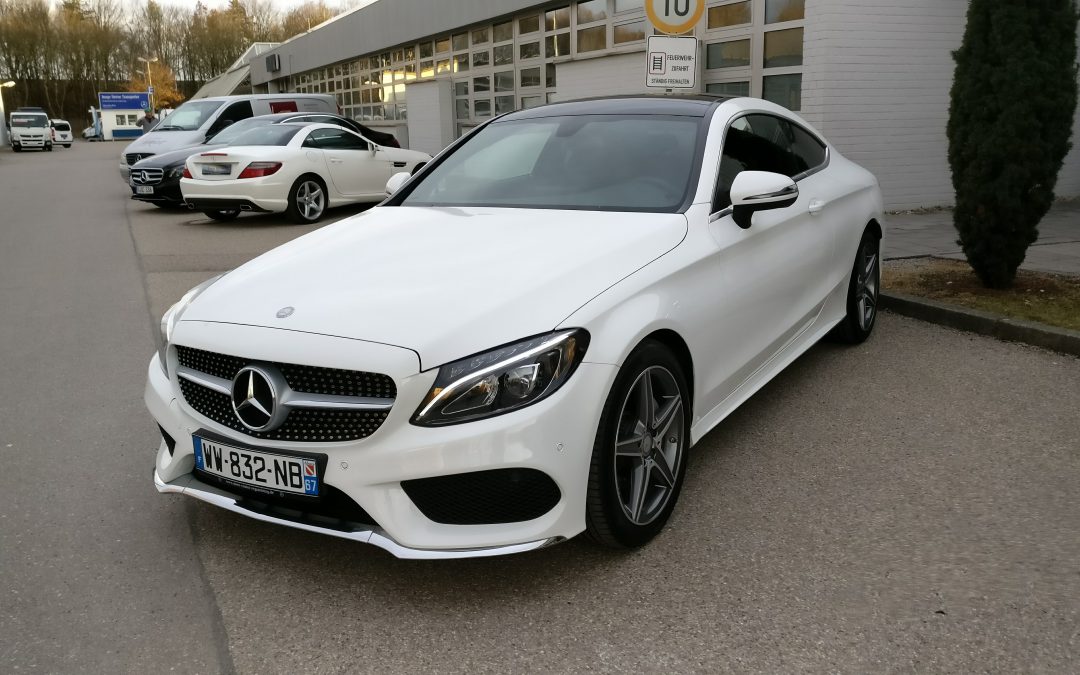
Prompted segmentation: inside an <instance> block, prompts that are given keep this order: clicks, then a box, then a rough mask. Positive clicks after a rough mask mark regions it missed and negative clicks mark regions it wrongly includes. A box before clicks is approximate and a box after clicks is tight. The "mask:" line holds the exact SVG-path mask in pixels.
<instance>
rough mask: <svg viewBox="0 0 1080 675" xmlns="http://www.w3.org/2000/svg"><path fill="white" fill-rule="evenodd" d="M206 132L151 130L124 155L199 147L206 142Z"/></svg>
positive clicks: (137, 140)
mask: <svg viewBox="0 0 1080 675" xmlns="http://www.w3.org/2000/svg"><path fill="white" fill-rule="evenodd" d="M205 138H206V134H205V132H202V131H199V130H198V129H195V130H194V131H180V130H171V131H156V130H151V131H148V132H146V133H145V134H143V135H142V136H139V137H138V138H136V139H135V140H134V141H132V142H131V143H129V144H128V146H127V147H126V148H124V152H123V153H122V154H124V155H126V154H128V153H131V152H138V153H140V154H142V153H153V154H155V155H157V154H160V153H162V152H169V151H170V150H177V149H179V148H190V147H191V146H193V145H199V144H200V143H202V142H203V140H205Z"/></svg>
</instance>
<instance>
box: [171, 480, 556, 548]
mask: <svg viewBox="0 0 1080 675" xmlns="http://www.w3.org/2000/svg"><path fill="white" fill-rule="evenodd" d="M187 475H190V474H187ZM154 487H155V488H157V491H158V492H161V493H169V494H182V495H186V496H188V497H194V498H195V499H198V500H201V501H204V502H206V503H208V504H213V505H214V506H218V507H220V508H223V509H225V510H227V511H232V512H233V513H239V514H240V515H242V516H247V517H248V518H254V519H255V520H261V521H263V522H266V523H273V524H275V525H284V526H285V527H293V528H296V529H298V530H306V531H308V532H315V533H316V534H326V535H329V536H331V537H340V538H342V539H349V540H351V541H358V542H360V543H363V544H371V545H373V546H378V547H379V548H381V549H383V550H385V551H389V552H390V553H391V554H392V555H393V556H394V557H395V558H402V559H410V560H450V559H456V558H485V557H489V556H496V555H509V554H511V553H524V552H525V551H535V550H536V549H539V548H544V547H545V546H550V545H552V544H557V543H559V542H560V541H562V537H551V538H548V539H541V540H539V541H530V542H526V543H524V544H509V545H506V546H492V547H490V548H465V549H422V548H409V547H408V546H402V545H401V544H399V543H397V542H396V541H394V540H393V539H391V538H390V536H389V535H387V534H386V532H385V531H383V530H382V529H381V528H378V527H375V528H371V529H362V530H353V531H352V532H344V531H342V530H334V529H330V528H323V527H316V526H314V525H308V524H307V523H295V522H293V521H291V520H285V519H283V518H275V517H273V516H268V515H266V514H263V513H256V512H254V511H249V510H248V509H245V508H244V507H242V506H239V505H238V504H237V503H236V500H235V499H233V498H232V497H226V496H225V495H222V494H216V493H213V492H208V491H206V490H199V489H198V488H193V487H184V486H181V485H174V484H171V483H166V482H165V481H163V480H161V476H159V475H158V472H157V469H154Z"/></svg>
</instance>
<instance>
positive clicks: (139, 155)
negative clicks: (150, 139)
mask: <svg viewBox="0 0 1080 675" xmlns="http://www.w3.org/2000/svg"><path fill="white" fill-rule="evenodd" d="M153 156H154V153H152V152H129V153H128V154H126V155H124V159H125V160H126V161H127V165H128V166H131V165H132V164H134V163H135V162H137V161H139V160H140V159H146V158H147V157H153Z"/></svg>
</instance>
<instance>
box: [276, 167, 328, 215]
mask: <svg viewBox="0 0 1080 675" xmlns="http://www.w3.org/2000/svg"><path fill="white" fill-rule="evenodd" d="M325 210H326V187H325V186H324V185H323V183H322V181H321V180H319V179H318V178H316V177H314V176H301V177H300V178H297V179H296V182H295V183H293V185H292V187H291V188H290V189H289V208H288V209H287V210H286V212H285V213H286V214H287V215H288V217H289V220H291V221H293V222H294V223H314V222H317V221H318V220H319V218H322V214H323V211H325Z"/></svg>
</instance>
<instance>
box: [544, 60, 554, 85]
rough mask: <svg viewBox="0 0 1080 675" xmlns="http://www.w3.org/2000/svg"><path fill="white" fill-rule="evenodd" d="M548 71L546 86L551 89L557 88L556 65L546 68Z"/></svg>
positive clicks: (551, 64)
mask: <svg viewBox="0 0 1080 675" xmlns="http://www.w3.org/2000/svg"><path fill="white" fill-rule="evenodd" d="M545 69H546V77H545V80H546V85H545V86H547V87H548V88H549V89H554V88H555V64H554V63H549V64H547V65H546V66H545Z"/></svg>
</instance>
